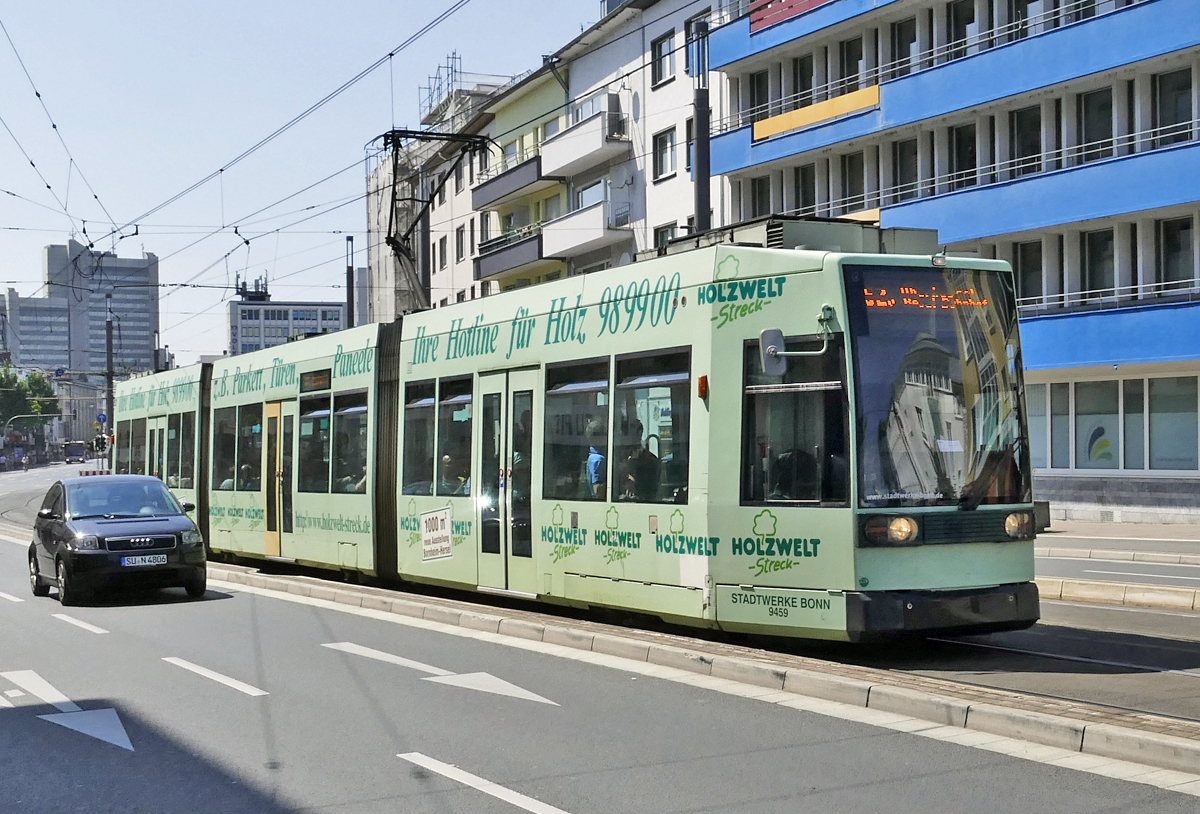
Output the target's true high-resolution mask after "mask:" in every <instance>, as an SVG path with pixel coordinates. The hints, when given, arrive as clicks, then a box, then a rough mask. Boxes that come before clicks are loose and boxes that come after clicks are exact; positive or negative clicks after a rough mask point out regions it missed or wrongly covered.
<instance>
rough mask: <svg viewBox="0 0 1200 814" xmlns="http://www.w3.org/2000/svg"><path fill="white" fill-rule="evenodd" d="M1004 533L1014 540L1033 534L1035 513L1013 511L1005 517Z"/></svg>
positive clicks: (1026, 537)
mask: <svg viewBox="0 0 1200 814" xmlns="http://www.w3.org/2000/svg"><path fill="white" fill-rule="evenodd" d="M1004 533H1005V534H1007V535H1008V536H1009V537H1011V538H1012V539H1014V540H1024V539H1028V538H1030V537H1032V536H1033V515H1031V514H1030V513H1029V512H1013V513H1012V514H1010V515H1009V516H1008V517H1006V518H1004Z"/></svg>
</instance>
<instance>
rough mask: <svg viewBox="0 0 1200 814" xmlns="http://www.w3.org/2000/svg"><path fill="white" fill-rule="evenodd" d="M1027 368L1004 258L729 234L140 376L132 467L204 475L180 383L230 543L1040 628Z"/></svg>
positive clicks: (802, 617)
mask: <svg viewBox="0 0 1200 814" xmlns="http://www.w3.org/2000/svg"><path fill="white" fill-rule="evenodd" d="M1021 371H1022V366H1021V351H1020V340H1019V337H1018V330H1017V311H1016V305H1015V298H1014V287H1013V278H1012V273H1011V270H1010V269H1009V267H1008V265H1007V264H1005V263H1003V262H998V261H992V260H975V259H960V258H946V257H944V256H933V257H930V256H929V255H925V256H911V255H886V254H840V253H832V252H824V251H808V250H781V249H767V248H757V247H746V246H739V245H716V246H709V247H707V248H698V249H694V250H692V251H687V252H680V253H675V254H669V255H666V256H662V257H658V258H655V259H652V260H649V261H647V262H638V263H634V264H632V265H629V266H624V267H621V268H617V269H611V270H607V271H603V272H599V273H596V274H590V275H586V276H578V277H570V278H567V279H564V280H559V281H555V282H551V283H546V284H543V285H539V286H535V287H531V288H526V289H522V290H520V291H517V292H511V293H505V294H501V295H497V296H493V297H488V298H485V299H481V300H475V301H471V302H467V303H461V304H457V305H454V306H450V307H446V308H439V309H436V310H432V311H427V312H424V313H420V314H416V315H411V316H407V317H405V318H404V319H403V322H402V323H400V322H397V323H393V324H391V325H367V326H363V327H359V328H354V329H350V330H346V331H342V332H340V333H336V334H330V335H327V336H321V337H312V338H307V339H304V340H301V341H296V342H291V343H288V344H286V345H283V346H280V347H275V348H270V349H267V350H263V351H258V352H254V353H248V354H244V355H241V356H236V357H231V358H228V359H223V360H221V361H219V362H217V363H215V364H213V365H212V366H211V368H209V367H207V366H197V367H193V368H188V369H184V370H175V371H170V372H167V373H161V374H156V375H153V376H145V377H140V378H136V379H133V380H131V381H129V382H126V383H125V384H123V385H121V388H120V389H119V390H118V400H117V404H118V406H117V427H118V445H119V446H120V447H121V449H120V451H119V452H118V455H117V460H118V471H121V469H122V466H125V467H126V468H127V469H128V470H129V471H149V472H157V471H159V469H158V468H157V462H158V461H159V460H160V459H162V460H164V461H165V469H163V470H162V471H163V472H164V473H165V477H166V479H167V482H168V483H169V484H170V483H171V480H170V479H171V478H172V477H175V476H176V474H175V473H176V470H175V469H173V468H172V466H173V464H172V461H174V460H175V459H174V458H173V457H172V456H173V452H172V450H174V449H175V447H173V446H172V438H173V436H171V435H170V432H171V427H172V426H173V424H172V422H173V421H174V418H173V416H175V413H174V412H168V414H167V415H166V418H165V419H164V418H163V416H162V414H161V411H160V412H159V413H155V414H154V415H153V417H152V416H151V415H150V414H149V413H147V409H148V408H146V406H145V405H144V404H143V402H141V401H139V400H137V399H136V396H137V394H138V393H145V394H155V393H157V394H158V395H157V396H154V395H150V396H149V398H150V400H152V401H154V402H155V403H157V404H162V403H163V402H164V401H166V402H167V403H168V404H169V405H170V410H171V411H174V410H176V409H178V412H179V413H180V418H179V421H178V422H177V423H178V426H179V428H180V433H183V432H184V428H185V427H195V428H197V429H196V431H197V432H198V433H200V437H199V439H198V440H197V442H196V443H195V444H194V445H192V446H190V447H188V448H187V449H189V450H191V452H192V454H193V458H192V460H191V461H190V462H183V463H181V464H180V473H179V478H180V480H179V485H178V487H177V488H178V489H179V490H180V491H181V492H183V494H182V495H181V497H182V498H183V499H188V500H193V502H195V503H197V505H198V506H200V507H203V508H201V509H200V512H201V516H200V517H199V520H200V522H201V525H202V530H203V531H204V534H205V538H206V540H207V541H208V543H209V545H210V547H211V548H212V550H213V551H214V552H216V553H217V554H226V555H234V556H238V557H251V558H271V559H283V560H288V561H294V562H297V563H302V564H305V565H310V566H318V567H322V568H329V569H336V570H341V571H349V572H361V573H362V574H368V575H372V576H375V577H377V578H379V579H381V580H384V581H388V580H395V579H403V580H411V581H416V582H425V583H434V584H439V585H445V586H455V587H461V588H466V589H474V590H478V591H482V592H489V593H502V594H506V595H512V596H519V597H527V598H530V599H537V600H542V601H545V602H551V603H560V604H566V605H571V606H577V607H590V606H600V607H606V608H620V609H627V610H632V611H637V612H641V613H646V614H651V615H655V616H659V617H662V618H664V619H666V620H668V621H671V622H675V623H681V624H685V625H693V626H702V627H710V628H720V629H723V630H733V631H743V632H749V633H758V634H770V635H785V636H803V637H812V638H823V639H840V640H850V641H863V640H870V639H877V638H887V637H893V636H898V635H906V634H930V633H934V632H939V633H940V632H968V631H970V632H978V631H988V630H1003V629H1014V628H1021V627H1026V626H1029V625H1031V624H1033V623H1034V622H1035V621H1036V620H1037V618H1038V614H1039V608H1038V593H1037V588H1036V586H1035V585H1034V583H1033V581H1032V580H1033V576H1034V559H1033V538H1034V527H1033V506H1032V492H1031V481H1030V462H1029V454H1028V444H1027V430H1026V422H1025V416H1024V405H1023V383H1022V372H1021ZM185 383H186V385H187V386H185ZM164 392H165V393H166V394H167V395H165V396H164V395H163V394H164ZM185 395H186V396H187V398H186V399H184V398H182V397H183V396H185ZM176 396H180V397H181V398H180V400H178V401H177V400H176V399H175V397H176ZM164 409H165V408H164ZM193 413H194V416H195V417H194V418H191V419H187V418H186V416H188V415H190V414H193ZM185 422H187V423H185ZM142 427H145V430H144V431H145V433H146V435H145V437H144V438H143V437H142V435H141V433H142V432H143V430H142ZM164 427H165V428H166V431H167V435H166V436H165V438H166V441H165V444H166V453H165V457H164V453H163V452H162V450H163V448H164V441H163V438H164V435H163V428H164ZM122 428H124V429H122ZM156 428H157V429H156ZM155 432H158V433H159V435H158V438H157V439H155V436H154V433H155ZM126 438H128V441H126V440H123V439H126ZM178 448H179V454H180V456H181V458H182V457H183V454H184V446H183V445H182V444H180V445H179V447H178ZM143 455H144V456H145V457H144V458H143V457H142V456H143ZM156 455H157V456H158V457H157V458H156ZM122 461H125V462H126V463H125V464H122V463H121V462H122ZM183 470H186V471H187V473H188V475H189V476H191V477H189V479H188V480H189V481H190V482H192V483H193V484H201V485H202V488H201V490H200V493H199V494H198V495H196V497H195V499H193V498H192V497H190V496H189V495H190V494H191V493H189V492H187V491H186V487H185V486H184V483H185V481H184V477H183V474H182V472H183ZM193 473H194V474H193Z"/></svg>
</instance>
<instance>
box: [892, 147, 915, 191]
mask: <svg viewBox="0 0 1200 814" xmlns="http://www.w3.org/2000/svg"><path fill="white" fill-rule="evenodd" d="M920 180H921V179H920V176H919V175H918V174H917V140H916V139H915V138H910V139H905V140H904V141H896V142H892V186H893V188H894V189H895V199H896V200H897V201H907V200H909V199H911V198H915V197H917V193H918V188H919V187H918V185H919V184H920Z"/></svg>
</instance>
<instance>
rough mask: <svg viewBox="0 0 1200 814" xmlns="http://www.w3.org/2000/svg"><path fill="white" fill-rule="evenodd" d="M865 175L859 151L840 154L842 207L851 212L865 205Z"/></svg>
mask: <svg viewBox="0 0 1200 814" xmlns="http://www.w3.org/2000/svg"><path fill="white" fill-rule="evenodd" d="M865 192H866V177H865V169H864V167H863V154H862V153H861V152H857V153H851V154H850V155H844V156H842V203H843V207H842V208H843V209H844V210H845V211H847V212H853V211H855V210H858V209H862V208H863V207H864V206H865V205H866V195H865Z"/></svg>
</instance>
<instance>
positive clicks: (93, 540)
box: [75, 534, 100, 551]
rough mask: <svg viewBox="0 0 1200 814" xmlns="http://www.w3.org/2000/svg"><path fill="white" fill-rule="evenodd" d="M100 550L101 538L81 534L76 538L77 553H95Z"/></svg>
mask: <svg viewBox="0 0 1200 814" xmlns="http://www.w3.org/2000/svg"><path fill="white" fill-rule="evenodd" d="M98 548H100V538H99V537H97V536H96V535H94V534H81V535H79V536H78V537H76V538H75V550H76V551H95V550H97V549H98Z"/></svg>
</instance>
